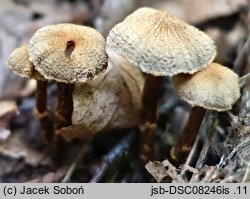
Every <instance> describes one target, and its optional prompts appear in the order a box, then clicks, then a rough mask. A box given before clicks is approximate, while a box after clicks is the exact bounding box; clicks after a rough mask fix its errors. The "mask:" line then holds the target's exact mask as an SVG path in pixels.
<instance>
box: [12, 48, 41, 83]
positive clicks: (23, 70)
mask: <svg viewBox="0 0 250 199" xmlns="http://www.w3.org/2000/svg"><path fill="white" fill-rule="evenodd" d="M7 65H8V67H9V68H10V69H11V70H12V71H13V72H14V73H16V74H17V75H19V76H21V77H26V78H33V79H36V80H44V77H43V76H42V75H41V74H39V73H38V72H37V71H36V70H35V66H34V65H33V64H32V63H31V62H30V61H29V56H28V45H23V46H21V47H19V48H16V49H15V50H14V51H13V52H12V53H11V55H10V57H9V59H8V63H7Z"/></svg>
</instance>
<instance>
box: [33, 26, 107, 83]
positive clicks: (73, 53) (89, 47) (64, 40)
mask: <svg viewBox="0 0 250 199" xmlns="http://www.w3.org/2000/svg"><path fill="white" fill-rule="evenodd" d="M29 43H30V45H29V56H30V60H31V62H32V63H34V65H35V68H36V69H37V70H38V71H39V72H40V73H41V74H42V75H44V77H46V78H47V79H53V80H56V81H59V82H65V83H74V82H76V81H77V82H85V81H87V80H88V79H93V78H95V77H96V76H97V75H98V74H99V73H100V72H101V71H103V70H104V69H106V67H107V55H106V52H105V40H104V38H103V36H102V35H101V34H100V33H99V32H97V31H96V30H95V29H93V28H89V27H85V26H80V25H75V24H67V23H65V24H57V25H48V26H45V27H43V28H41V29H39V30H38V31H37V32H36V33H35V34H34V35H33V37H32V38H31V40H30V42H29Z"/></svg>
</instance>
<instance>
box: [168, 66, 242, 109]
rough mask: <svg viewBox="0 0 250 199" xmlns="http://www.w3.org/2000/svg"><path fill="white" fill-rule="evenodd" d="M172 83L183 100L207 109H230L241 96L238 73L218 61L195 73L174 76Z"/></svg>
mask: <svg viewBox="0 0 250 199" xmlns="http://www.w3.org/2000/svg"><path fill="white" fill-rule="evenodd" d="M172 83H173V85H174V87H175V88H176V90H177V91H178V92H179V95H180V96H181V98H182V99H183V100H185V101H187V102H188V103H189V104H191V105H193V106H200V107H203V108H206V109H212V110H217V111H225V110H230V109H231V108H232V105H233V104H234V103H235V102H236V101H237V100H238V99H239V97H240V88H239V82H238V76H237V74H235V73H234V72H233V71H232V70H230V69H229V68H227V67H224V66H221V65H219V64H216V63H212V64H211V65H210V66H208V67H207V68H205V69H204V70H202V71H199V72H197V73H195V74H193V75H189V74H179V75H176V76H173V77H172Z"/></svg>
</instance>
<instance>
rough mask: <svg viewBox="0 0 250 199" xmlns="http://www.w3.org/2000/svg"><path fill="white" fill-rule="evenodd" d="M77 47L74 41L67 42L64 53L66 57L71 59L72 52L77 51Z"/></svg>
mask: <svg viewBox="0 0 250 199" xmlns="http://www.w3.org/2000/svg"><path fill="white" fill-rule="evenodd" d="M75 46H76V44H75V42H74V41H72V40H70V41H68V42H67V44H66V49H65V51H64V54H65V56H66V57H70V56H71V54H72V52H73V51H74V49H75Z"/></svg>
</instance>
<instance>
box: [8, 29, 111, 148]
mask: <svg viewBox="0 0 250 199" xmlns="http://www.w3.org/2000/svg"><path fill="white" fill-rule="evenodd" d="M107 62H108V59H107V54H106V51H105V40H104V38H103V37H102V35H101V34H100V33H99V32H97V31H96V30H95V29H93V28H89V27H85V26H80V25H74V24H57V25H48V26H45V27H43V28H41V29H39V30H38V31H37V32H36V33H35V34H34V35H33V37H32V38H31V39H30V41H29V44H28V45H24V46H22V47H20V48H17V49H16V50H14V51H13V53H12V54H11V55H10V58H9V60H8V66H9V68H10V69H12V70H13V71H14V72H15V73H17V74H18V75H20V76H23V77H27V78H34V79H36V80H37V92H36V96H37V97H36V111H37V113H38V118H39V121H40V124H41V127H42V129H43V130H44V131H45V133H44V137H45V140H46V141H47V142H48V143H50V142H55V143H57V142H59V141H57V140H58V139H59V140H60V136H59V135H58V134H56V135H54V131H53V124H52V122H51V121H50V119H49V118H48V114H47V102H46V101H47V97H46V96H47V92H46V88H47V81H48V80H55V81H56V82H57V86H58V90H57V92H58V104H57V112H56V125H55V128H56V131H57V130H59V129H60V128H62V127H65V126H68V125H71V116H72V111H73V104H72V103H73V102H72V92H73V89H74V85H73V84H74V82H86V81H87V80H89V79H94V78H96V76H97V75H98V74H99V73H101V72H102V71H104V70H106V68H107ZM55 145H57V144H55Z"/></svg>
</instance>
